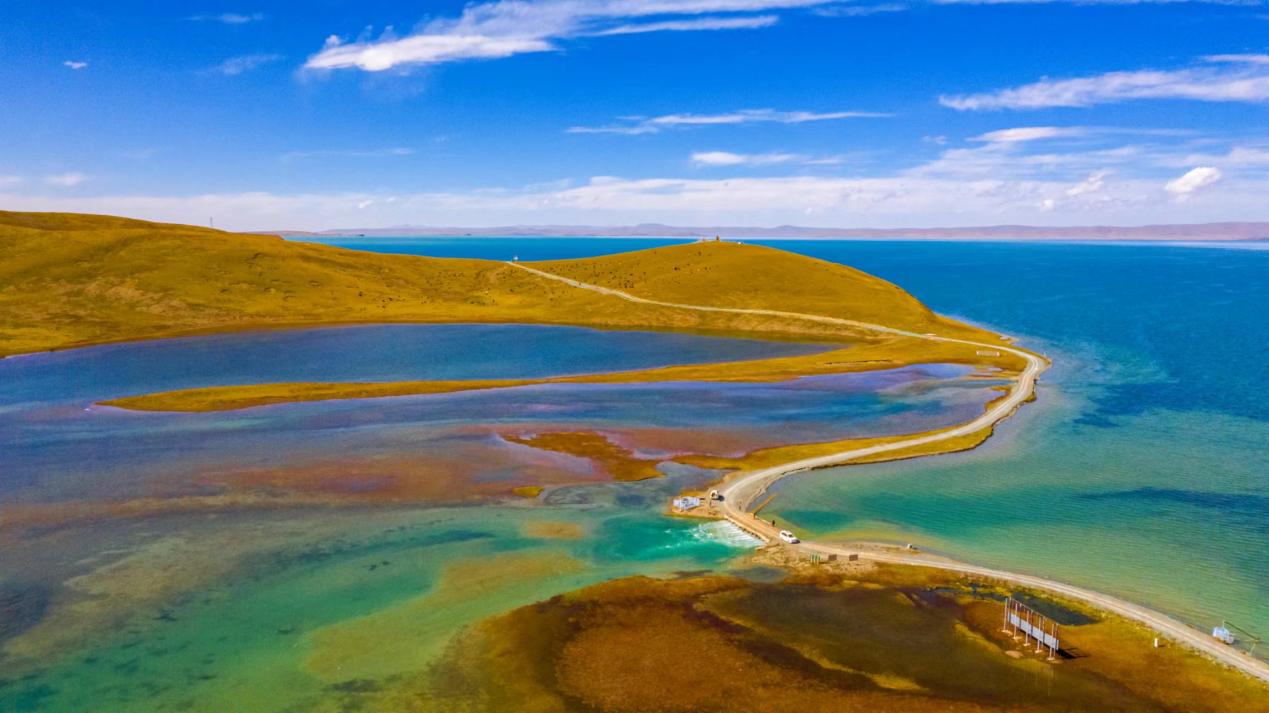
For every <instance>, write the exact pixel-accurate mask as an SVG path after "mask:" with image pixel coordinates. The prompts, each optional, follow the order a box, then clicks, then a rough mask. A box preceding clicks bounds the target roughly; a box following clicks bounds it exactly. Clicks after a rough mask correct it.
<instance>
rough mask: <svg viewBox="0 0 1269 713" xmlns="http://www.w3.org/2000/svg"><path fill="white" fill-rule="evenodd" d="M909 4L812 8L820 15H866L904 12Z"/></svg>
mask: <svg viewBox="0 0 1269 713" xmlns="http://www.w3.org/2000/svg"><path fill="white" fill-rule="evenodd" d="M907 9H908V6H907V5H902V4H899V3H878V4H876V5H830V6H828V7H820V8H816V9H814V10H812V12H813V13H814V14H816V15H819V16H820V17H866V16H868V15H880V14H882V13H888V12H903V11H905V10H907Z"/></svg>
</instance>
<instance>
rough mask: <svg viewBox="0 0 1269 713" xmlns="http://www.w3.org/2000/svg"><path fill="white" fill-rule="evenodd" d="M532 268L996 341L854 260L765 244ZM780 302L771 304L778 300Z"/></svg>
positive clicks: (668, 293) (678, 295) (657, 293)
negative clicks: (827, 258) (859, 267)
mask: <svg viewBox="0 0 1269 713" xmlns="http://www.w3.org/2000/svg"><path fill="white" fill-rule="evenodd" d="M534 267H537V268H539V269H542V270H545V271H547V272H550V273H554V274H557V275H562V276H564V277H569V278H572V279H574V280H578V281H581V282H587V283H590V284H595V285H601V286H604V287H610V288H613V289H618V290H622V291H624V292H628V293H630V294H632V295H636V296H639V297H646V298H650V299H656V300H663V301H667V302H680V303H686V304H696V305H706V306H710V307H729V308H741V309H773V308H774V309H780V310H785V311H789V312H801V313H805V314H817V315H823V316H826V317H839V318H843V319H852V320H858V321H861V322H870V323H873V324H882V325H886V326H889V327H897V328H900V329H905V330H908V331H912V332H918V333H927V332H928V333H936V334H940V335H946V336H963V337H965V338H967V339H976V340H982V341H992V340H994V339H995V338H996V336H995V335H992V334H990V333H987V332H984V331H983V330H979V329H975V328H973V327H970V326H968V325H965V324H962V323H960V322H956V321H954V320H950V319H946V318H944V317H941V316H939V315H937V314H935V313H934V312H932V311H931V310H930V309H929V308H927V307H926V306H925V305H923V304H921V302H919V301H918V300H917V299H916V298H915V297H913V296H912V295H910V294H908V293H907V292H905V291H904V290H903V289H901V288H900V287H898V286H897V285H894V284H892V283H889V282H886V281H885V280H882V279H880V278H878V277H874V276H872V275H869V274H867V273H865V272H861V271H859V270H856V269H854V268H852V267H847V266H845V265H841V264H838V263H834V262H826V261H824V260H817V259H815V258H809V257H806V256H804V255H798V254H796V253H790V252H785V251H783V250H777V249H776V248H770V247H764V246H760V245H747V244H738V243H716V242H702V243H691V244H685V245H674V246H670V247H665V248H659V249H657V250H646V251H639V252H631V253H621V254H617V255H606V256H602V257H596V258H586V259H581V260H553V261H546V262H540V263H534ZM777 304H778V305H779V307H773V305H777Z"/></svg>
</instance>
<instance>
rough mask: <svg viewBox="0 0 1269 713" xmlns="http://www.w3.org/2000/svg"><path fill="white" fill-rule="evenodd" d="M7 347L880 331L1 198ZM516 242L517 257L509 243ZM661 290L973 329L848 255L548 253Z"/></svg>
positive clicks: (1, 350) (724, 248)
mask: <svg viewBox="0 0 1269 713" xmlns="http://www.w3.org/2000/svg"><path fill="white" fill-rule="evenodd" d="M0 249H3V251H4V255H5V259H4V261H3V262H0V356H5V355H13V354H21V353H27V352H36V351H45V350H50V349H65V348H70V347H77V346H85V345H91V344H101V343H106V342H115V341H123V340H135V339H152V338H158V337H169V336H177V335H188V334H198V333H208V332H225V331H234V330H246V329H261V328H271V327H296V326H312V325H329V324H359V323H382V322H523V323H537V324H568V325H579V326H589V327H600V328H614V329H618V328H619V329H655V330H675V331H696V332H717V333H728V334H741V335H748V336H765V337H771V338H785V339H814V340H826V341H835V340H852V341H861V340H862V341H866V342H876V341H878V340H881V341H886V340H885V339H882V338H880V337H879V336H878V335H876V334H871V333H868V332H866V331H861V330H857V329H856V330H852V329H849V328H847V327H844V326H842V325H831V324H825V323H822V322H814V321H809V320H791V319H781V318H773V317H769V316H762V315H745V314H737V313H728V312H715V313H708V312H696V311H691V310H683V309H675V308H670V307H662V306H658V305H652V304H639V303H633V302H629V301H627V300H622V299H619V298H616V297H612V296H608V295H602V294H598V293H594V292H590V291H586V290H578V289H575V288H572V287H570V286H568V285H566V284H563V283H561V282H558V281H554V280H550V279H547V278H544V277H541V276H539V275H537V274H534V273H532V272H529V271H527V270H518V269H516V268H515V267H514V266H512V265H509V264H507V263H504V262H499V261H494V260H469V259H442V258H427V257H416V256H404V255H382V254H374V253H367V252H360V251H354V250H344V249H340V248H334V247H327V246H323V245H314V244H308V243H299V242H288V241H285V240H283V239H281V238H278V237H275V236H269V235H246V234H237V233H227V232H221V231H215V230H209V229H206V228H196V227H191V226H185V225H169V224H160V223H150V222H144V221H137V220H128V219H124V218H113V217H105V216H89V215H71V214H57V213H12V212H3V211H0ZM508 257H510V256H508ZM543 267H544V268H545V269H551V270H558V271H560V273H561V274H565V275H570V274H577V275H580V276H583V277H585V278H587V279H588V280H590V281H593V282H597V283H599V284H612V285H619V286H621V288H622V289H624V290H627V291H629V292H631V293H633V294H637V295H640V296H642V297H647V298H651V299H658V300H665V301H688V302H692V303H694V304H715V305H718V306H724V307H734V306H745V307H764V308H771V309H780V310H787V311H794V312H808V313H814V314H820V315H825V316H830V317H838V318H844V319H853V320H859V321H864V322H870V321H876V320H884V323H885V324H886V325H889V326H893V327H897V328H902V329H905V330H909V331H912V332H919V333H926V332H929V333H938V334H944V335H948V336H958V337H964V338H972V339H975V340H980V341H981V340H993V339H997V337H996V336H995V335H992V334H990V333H988V332H985V331H983V330H980V329H976V328H974V327H971V326H968V325H965V324H962V323H959V322H955V321H953V320H949V319H945V318H943V317H940V316H939V315H936V314H934V313H933V312H932V311H930V310H929V309H928V308H926V307H925V306H924V305H922V304H921V303H920V302H919V301H917V300H916V299H915V298H913V297H912V296H911V295H909V294H908V293H906V292H904V291H903V290H902V289H900V288H898V287H896V286H895V285H892V284H890V283H888V282H886V281H884V280H881V279H878V278H875V277H872V276H869V275H866V274H864V273H861V272H858V271H856V270H852V269H850V268H848V267H844V266H840V265H835V264H832V263H827V262H822V261H819V260H814V259H811V258H807V257H803V256H799V255H794V254H791V253H786V252H783V251H779V250H775V249H772V248H765V247H759V246H751V245H737V244H729V243H718V244H714V243H697V244H685V245H680V246H673V247H667V248H659V249H655V250H646V251H640V252H639V253H637V254H627V255H618V256H611V257H601V258H593V259H585V260H572V261H563V262H559V263H546V264H544V265H543Z"/></svg>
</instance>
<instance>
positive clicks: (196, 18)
mask: <svg viewBox="0 0 1269 713" xmlns="http://www.w3.org/2000/svg"><path fill="white" fill-rule="evenodd" d="M185 19H187V20H189V21H191V22H219V23H220V24H222V25H247V24H250V23H252V22H262V21H264V19H265V16H264V13H262V12H250V13H244V12H222V13H218V14H205V15H192V16H190V17H187V18H185Z"/></svg>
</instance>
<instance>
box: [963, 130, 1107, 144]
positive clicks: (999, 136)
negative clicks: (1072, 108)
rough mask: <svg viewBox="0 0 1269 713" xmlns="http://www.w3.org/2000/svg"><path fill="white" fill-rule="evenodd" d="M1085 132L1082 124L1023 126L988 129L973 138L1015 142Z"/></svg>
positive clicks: (1082, 134) (1056, 137)
mask: <svg viewBox="0 0 1269 713" xmlns="http://www.w3.org/2000/svg"><path fill="white" fill-rule="evenodd" d="M1087 133H1088V130H1087V129H1085V128H1084V127H1082V126H1023V127H1018V128H1015V129H1000V130H999V131H990V132H988V133H986V134H983V135H981V136H975V137H974V139H973V140H974V141H984V142H987V143H993V144H1016V143H1023V142H1026V141H1040V140H1042V139H1060V138H1072V137H1079V136H1084V135H1086V134H1087Z"/></svg>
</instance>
